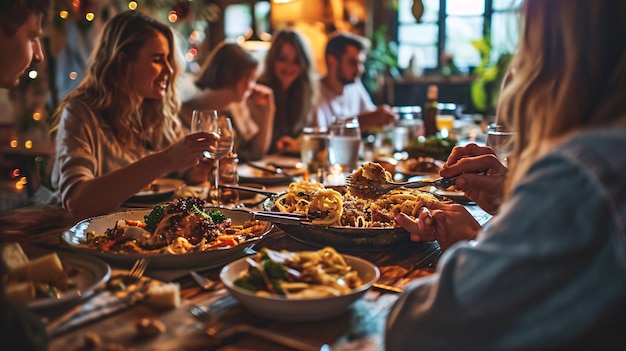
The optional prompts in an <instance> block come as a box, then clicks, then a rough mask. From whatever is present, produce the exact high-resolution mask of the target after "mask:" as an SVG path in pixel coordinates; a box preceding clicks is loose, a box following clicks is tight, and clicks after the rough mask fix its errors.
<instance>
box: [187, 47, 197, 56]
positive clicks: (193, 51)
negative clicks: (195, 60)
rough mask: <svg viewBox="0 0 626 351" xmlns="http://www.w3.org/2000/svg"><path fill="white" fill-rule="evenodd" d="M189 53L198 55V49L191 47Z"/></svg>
mask: <svg viewBox="0 0 626 351" xmlns="http://www.w3.org/2000/svg"><path fill="white" fill-rule="evenodd" d="M189 53H190V54H192V55H193V56H196V55H198V49H196V48H191V49H189Z"/></svg>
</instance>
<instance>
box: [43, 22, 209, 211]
mask: <svg viewBox="0 0 626 351" xmlns="http://www.w3.org/2000/svg"><path fill="white" fill-rule="evenodd" d="M176 56H177V54H176V48H175V43H174V37H173V34H172V32H171V30H170V28H169V27H168V26H166V25H164V24H162V23H159V22H157V21H156V20H154V19H152V18H150V17H148V16H145V15H143V14H141V13H139V12H135V11H128V12H123V13H120V14H118V15H116V16H115V17H113V18H111V20H109V22H107V24H106V25H105V28H104V30H103V32H102V35H101V37H100V41H99V43H98V45H97V46H96V48H95V50H94V51H93V54H92V56H91V58H90V65H89V67H88V70H87V74H86V76H85V78H84V79H83V80H82V81H81V83H80V84H79V86H78V87H77V88H76V89H75V90H74V91H72V92H71V93H70V94H69V95H68V96H67V97H66V98H65V99H64V100H63V101H62V102H61V104H60V105H59V107H58V109H57V112H56V115H55V117H56V120H57V125H56V127H55V134H56V152H55V158H54V164H53V171H52V184H53V187H54V188H55V190H56V191H57V194H58V199H59V200H60V202H61V204H62V205H63V206H64V207H65V208H67V210H69V212H70V213H71V214H72V216H73V217H74V218H75V219H81V218H85V217H89V216H93V215H97V214H102V213H106V212H108V211H111V210H114V209H115V208H117V207H118V206H119V205H120V204H122V203H123V201H124V200H126V199H128V198H129V197H131V196H132V195H133V194H135V193H137V192H138V191H139V190H141V188H143V187H144V186H146V185H147V184H149V183H150V182H151V181H153V180H154V179H155V178H158V177H161V176H165V175H167V174H170V173H174V174H177V175H180V176H182V177H184V178H185V179H186V180H187V181H188V182H189V183H194V182H200V181H202V180H204V179H206V176H207V174H208V169H204V168H203V167H202V166H201V165H198V160H199V156H200V155H201V152H202V150H206V149H207V148H208V147H214V146H215V141H216V136H214V135H209V134H206V133H197V134H193V135H188V136H185V135H184V132H183V129H182V128H181V124H180V122H179V120H178V119H177V117H176V115H177V112H178V109H179V102H178V100H177V97H176V91H175V87H174V86H175V84H173V82H174V81H176V78H177V76H178V74H179V65H178V62H177V61H176Z"/></svg>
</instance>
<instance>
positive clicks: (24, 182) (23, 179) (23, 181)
mask: <svg viewBox="0 0 626 351" xmlns="http://www.w3.org/2000/svg"><path fill="white" fill-rule="evenodd" d="M20 183H22V184H26V183H28V179H26V177H22V178H20Z"/></svg>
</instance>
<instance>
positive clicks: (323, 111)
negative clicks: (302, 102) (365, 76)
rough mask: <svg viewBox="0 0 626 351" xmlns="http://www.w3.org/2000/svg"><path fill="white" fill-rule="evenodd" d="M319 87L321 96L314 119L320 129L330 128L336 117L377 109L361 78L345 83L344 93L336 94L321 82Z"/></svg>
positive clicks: (350, 115) (345, 116) (351, 115)
mask: <svg viewBox="0 0 626 351" xmlns="http://www.w3.org/2000/svg"><path fill="white" fill-rule="evenodd" d="M319 87H320V97H319V101H318V103H317V107H316V109H315V112H314V116H313V118H314V119H313V121H314V123H315V125H316V126H317V127H319V128H320V129H328V127H329V126H330V124H331V123H332V122H333V121H334V120H335V119H344V118H348V117H356V116H358V115H359V114H361V113H362V112H365V111H373V110H375V109H376V105H374V102H372V98H371V97H370V96H369V94H368V93H367V90H365V87H364V86H363V83H361V81H360V80H357V81H356V82H354V83H352V84H347V85H345V86H344V87H343V92H342V94H336V93H335V92H333V91H332V90H330V89H328V88H327V87H326V86H325V85H324V84H321V83H320V85H319Z"/></svg>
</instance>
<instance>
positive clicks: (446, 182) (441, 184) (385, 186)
mask: <svg viewBox="0 0 626 351" xmlns="http://www.w3.org/2000/svg"><path fill="white" fill-rule="evenodd" d="M457 177H458V176H456V177H452V178H437V179H422V180H418V181H410V182H399V183H395V182H390V181H388V180H386V181H385V183H382V184H376V185H369V184H357V183H356V182H355V181H354V179H353V177H352V175H349V176H347V177H346V186H347V187H349V188H352V189H355V190H370V191H372V192H378V193H386V192H388V191H390V190H393V189H396V188H399V187H405V188H421V187H424V186H427V185H434V186H436V187H437V188H441V189H447V188H449V187H450V186H452V185H454V183H455V182H456V178H457Z"/></svg>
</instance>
